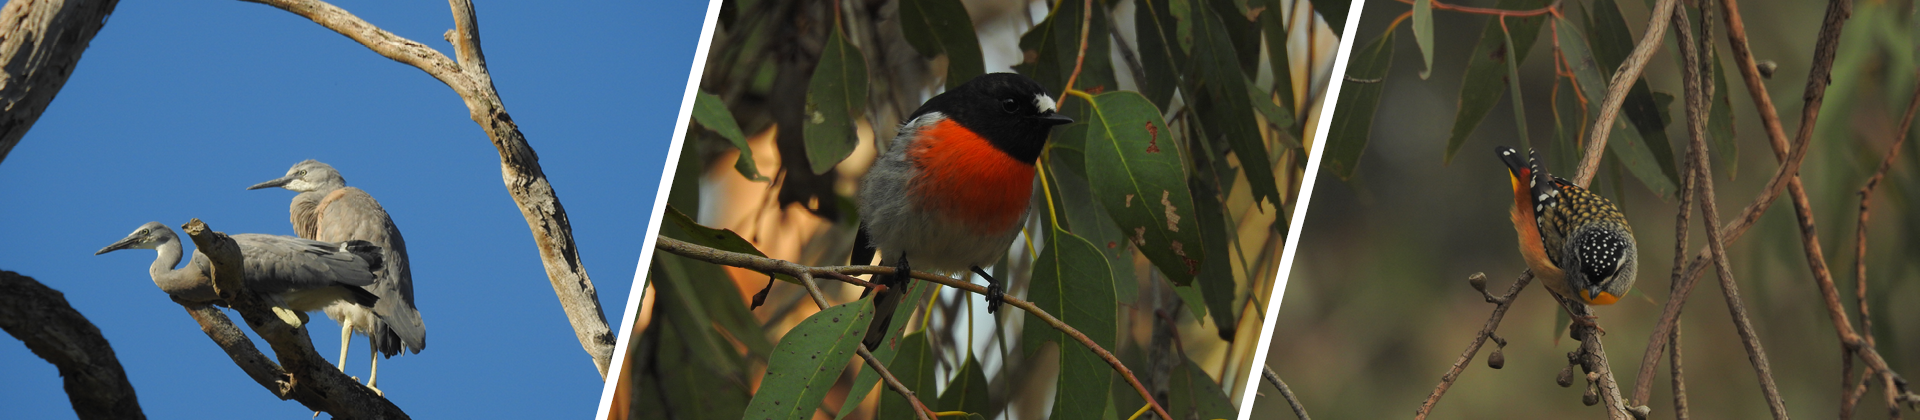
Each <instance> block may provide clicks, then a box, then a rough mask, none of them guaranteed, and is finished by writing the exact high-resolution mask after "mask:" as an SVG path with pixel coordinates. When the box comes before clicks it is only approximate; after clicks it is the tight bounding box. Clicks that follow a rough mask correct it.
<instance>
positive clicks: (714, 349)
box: [650, 225, 773, 373]
mask: <svg viewBox="0 0 1920 420" xmlns="http://www.w3.org/2000/svg"><path fill="white" fill-rule="evenodd" d="M669 229H673V228H671V227H669V226H665V225H663V226H661V230H662V231H665V230H669ZM650 278H651V279H653V280H654V281H653V282H652V283H653V285H654V290H655V293H659V294H660V296H664V297H666V298H668V299H672V300H674V301H675V302H677V303H676V304H675V305H673V307H674V308H676V309H681V310H685V313H676V314H675V316H674V317H673V318H672V321H674V322H680V323H681V324H680V327H681V331H682V333H681V334H682V335H684V337H683V339H684V340H686V342H687V345H688V346H691V347H697V348H699V349H700V351H698V352H696V354H697V355H699V356H700V357H702V358H707V361H708V362H710V363H711V364H712V365H713V366H714V368H715V369H717V370H720V371H722V372H725V373H737V372H733V370H734V369H736V368H733V367H730V366H732V365H733V363H731V362H726V361H723V360H720V359H717V357H720V356H721V355H726V356H732V357H735V358H737V357H738V356H737V355H735V354H734V353H735V351H734V349H733V344H732V343H730V342H728V341H726V340H725V339H722V338H721V337H720V336H718V335H715V334H714V328H715V327H719V329H720V331H725V332H726V333H727V334H728V335H730V336H732V337H733V338H734V339H735V340H739V341H740V343H741V344H745V345H746V346H747V351H748V352H749V353H751V354H754V355H758V356H761V357H764V356H766V355H768V354H769V353H771V352H772V350H773V343H770V342H768V341H767V337H766V335H765V333H764V332H762V330H761V329H760V321H759V319H758V318H755V317H754V316H753V312H750V311H748V310H747V305H746V303H744V302H741V301H740V292H739V291H738V290H737V289H734V288H733V287H715V286H716V285H722V284H724V285H726V286H732V283H731V282H728V283H716V282H714V281H713V280H714V279H727V278H730V277H728V276H727V272H726V270H725V269H722V268H721V267H720V266H718V265H714V264H711V263H707V262H705V261H694V260H691V259H687V258H685V257H681V256H678V255H673V254H667V253H660V254H658V258H655V263H654V264H653V266H652V271H650Z"/></svg>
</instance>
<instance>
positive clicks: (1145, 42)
mask: <svg viewBox="0 0 1920 420" xmlns="http://www.w3.org/2000/svg"><path fill="white" fill-rule="evenodd" d="M1170 3H1172V2H1170V1H1167V0H1134V10H1135V12H1134V14H1133V19H1134V20H1133V25H1134V26H1133V27H1134V28H1136V30H1137V31H1138V32H1139V44H1140V66H1141V67H1142V70H1143V71H1145V72H1146V76H1147V80H1140V81H1137V82H1138V83H1136V84H1138V85H1139V86H1140V93H1141V94H1143V95H1146V96H1147V99H1148V100H1149V101H1152V102H1153V106H1156V107H1159V108H1160V109H1166V108H1167V102H1168V101H1170V100H1172V98H1173V90H1174V88H1176V87H1179V86H1180V66H1177V65H1175V63H1185V62H1187V53H1186V50H1184V49H1181V48H1178V47H1177V46H1176V45H1177V44H1178V42H1179V40H1178V39H1179V34H1178V33H1177V32H1176V29H1177V27H1176V25H1177V23H1176V22H1174V21H1173V14H1172V12H1170V11H1168V10H1167V8H1168V6H1169V4H1170Z"/></svg>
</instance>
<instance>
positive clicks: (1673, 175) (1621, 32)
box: [1562, 0, 1680, 197]
mask: <svg viewBox="0 0 1920 420" xmlns="http://www.w3.org/2000/svg"><path fill="white" fill-rule="evenodd" d="M1587 17H1588V18H1589V19H1590V20H1591V21H1590V22H1589V23H1588V25H1587V32H1588V33H1589V34H1591V35H1592V38H1590V40H1589V41H1588V44H1587V45H1588V46H1589V47H1590V48H1592V51H1593V57H1594V58H1595V59H1596V60H1597V61H1596V62H1597V63H1598V64H1599V70H1600V71H1601V73H1600V75H1601V76H1602V77H1606V78H1605V79H1600V80H1601V85H1602V86H1605V85H1606V84H1607V83H1611V82H1610V80H1612V79H1611V78H1612V76H1613V71H1614V69H1617V68H1619V67H1620V63H1621V62H1623V61H1626V58H1627V55H1629V54H1631V53H1632V51H1633V48H1634V40H1633V35H1632V34H1631V33H1629V32H1628V30H1627V20H1626V18H1624V17H1621V16H1620V8H1619V7H1618V6H1616V5H1615V4H1614V2H1613V0H1599V1H1596V2H1594V3H1593V9H1592V10H1591V13H1588V14H1587ZM1564 44H1565V40H1564V39H1562V45H1564ZM1601 92H1602V93H1601V94H1599V95H1595V94H1592V93H1588V94H1587V97H1588V98H1591V99H1589V101H1591V102H1592V105H1591V106H1590V108H1593V109H1595V110H1598V109H1599V106H1598V105H1599V104H1600V103H1601V102H1603V101H1605V100H1606V96H1607V95H1606V93H1604V92H1605V89H1602V90H1601ZM1620 115H1621V116H1622V117H1626V118H1625V119H1626V120H1627V121H1629V122H1632V123H1633V128H1634V129H1635V131H1637V134H1639V136H1638V137H1640V138H1639V139H1633V138H1629V139H1628V141H1630V142H1632V143H1633V144H1630V145H1628V146H1634V147H1631V148H1633V149H1640V150H1644V151H1646V152H1648V155H1647V157H1651V158H1652V159H1653V161H1654V162H1655V163H1656V164H1657V165H1658V167H1659V170H1660V175H1664V176H1665V177H1666V179H1665V181H1664V184H1665V185H1667V186H1669V189H1665V190H1663V189H1661V188H1660V187H1657V186H1656V185H1655V183H1651V182H1649V183H1648V187H1650V188H1653V190H1654V192H1655V193H1657V194H1660V196H1662V197H1668V196H1671V195H1672V192H1673V191H1675V190H1677V188H1675V187H1670V186H1673V185H1677V183H1678V182H1679V179H1680V171H1679V169H1678V168H1679V166H1678V165H1676V164H1675V161H1674V159H1673V146H1672V143H1671V142H1669V141H1668V140H1667V123H1668V122H1669V121H1671V120H1672V119H1671V118H1670V117H1669V116H1668V115H1669V114H1668V113H1667V112H1665V111H1664V108H1663V107H1661V106H1660V105H1659V103H1658V102H1657V101H1656V100H1655V98H1654V94H1653V90H1652V89H1651V88H1649V87H1648V86H1647V80H1646V77H1645V76H1642V77H1640V78H1638V79H1635V80H1634V81H1633V87H1632V88H1630V89H1628V90H1627V98H1626V101H1625V102H1622V103H1621V104H1620ZM1636 140H1644V141H1636ZM1613 141H1614V139H1609V140H1608V141H1607V143H1608V144H1609V146H1611V145H1612V143H1613ZM1642 144H1644V145H1642ZM1617 154H1621V155H1626V154H1627V153H1617ZM1635 154H1639V152H1638V151H1636V152H1635ZM1571 169H1572V168H1567V169H1562V170H1563V171H1567V170H1571ZM1628 169H1634V168H1633V167H1632V165H1629V166H1628ZM1647 169H1652V168H1644V169H1640V170H1635V171H1634V175H1635V176H1636V177H1640V178H1642V182H1647V181H1645V178H1646V177H1647V176H1652V175H1653V174H1651V173H1649V174H1646V175H1642V172H1643V171H1646V170H1647ZM1569 173H1571V172H1569Z"/></svg>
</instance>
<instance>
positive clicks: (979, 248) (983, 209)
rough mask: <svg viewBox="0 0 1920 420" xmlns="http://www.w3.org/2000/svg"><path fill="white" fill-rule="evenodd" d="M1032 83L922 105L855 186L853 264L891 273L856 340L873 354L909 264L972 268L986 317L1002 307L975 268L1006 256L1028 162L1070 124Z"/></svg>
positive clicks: (996, 84) (973, 84) (1021, 219)
mask: <svg viewBox="0 0 1920 420" xmlns="http://www.w3.org/2000/svg"><path fill="white" fill-rule="evenodd" d="M1054 111H1055V109H1054V100H1053V98H1052V97H1050V96H1047V92H1046V89H1045V88H1043V87H1041V86H1040V83H1039V82H1035V81H1034V80H1033V79H1029V78H1027V77H1026V76H1021V75H1019V74H1014V73H993V74H986V75H982V76H979V77H976V78H974V79H973V80H970V81H967V83H965V84H962V85H960V86H959V87H956V88H954V89H952V90H948V91H947V92H945V93H942V94H940V95H936V96H934V97H933V99H928V100H927V102H926V103H925V104H922V105H920V109H918V110H915V111H914V112H913V115H912V116H910V117H909V118H908V120H907V123H906V124H905V125H902V126H901V127H900V130H899V134H898V135H897V136H896V137H894V139H893V144H892V145H891V147H889V148H887V150H886V152H884V153H883V154H881V155H880V157H879V158H878V159H877V160H876V161H875V162H874V164H873V168H872V169H869V170H868V171H867V174H866V176H865V177H864V178H862V179H861V182H860V217H861V219H862V223H861V229H860V235H859V239H857V240H855V244H854V253H853V254H854V255H853V263H855V264H860V263H865V262H867V261H870V260H871V259H872V258H873V253H874V252H875V250H876V248H877V249H878V250H879V251H883V253H882V254H881V264H882V265H888V266H892V267H894V268H896V269H898V270H899V272H900V274H898V275H880V276H875V279H874V280H875V282H876V283H879V284H881V285H884V286H887V289H886V291H884V292H881V293H880V295H879V296H877V297H875V298H874V299H875V300H874V307H875V309H876V311H877V315H876V318H875V319H874V320H873V323H872V324H870V325H869V326H868V328H867V335H866V338H865V340H863V341H862V342H863V343H864V344H865V345H866V346H867V348H868V349H874V348H878V347H879V345H880V342H882V341H884V340H885V339H886V335H887V332H888V329H887V326H888V324H889V323H890V321H891V320H892V319H891V318H892V316H893V311H894V309H895V308H896V307H898V306H899V305H900V300H901V299H903V298H904V297H905V294H906V287H905V286H906V285H907V282H906V281H905V280H906V273H907V272H908V271H909V270H910V269H911V266H910V265H909V264H908V258H909V257H911V258H912V259H913V262H914V263H917V264H919V265H920V266H921V267H923V268H931V269H934V270H940V271H960V270H971V271H972V272H974V273H977V274H980V275H981V276H982V277H985V278H986V280H987V285H988V286H987V296H986V299H987V311H988V312H989V313H992V312H994V311H996V310H997V309H998V308H999V306H1000V297H1001V295H1002V294H1003V293H1004V291H1003V290H1002V288H1001V287H1000V283H999V282H998V281H996V280H995V279H994V278H993V276H991V275H988V274H987V273H986V271H985V270H982V269H981V268H980V267H981V266H984V265H992V264H993V263H994V262H995V261H999V260H1000V257H1001V256H1002V255H1005V254H1006V253H1007V248H1008V247H1009V246H1011V245H1012V244H1013V239H1014V237H1016V236H1018V235H1019V233H1020V227H1021V226H1022V225H1024V224H1025V222H1026V219H1027V204H1028V202H1030V201H1032V198H1033V176H1034V162H1035V161H1036V160H1038V159H1039V158H1040V152H1041V150H1042V149H1043V148H1044V147H1045V146H1046V142H1047V134H1048V132H1049V131H1051V129H1052V128H1053V127H1054V126H1058V125H1061V124H1066V123H1071V122H1073V119H1072V118H1068V117H1067V116H1064V115H1060V114H1057V113H1055V112H1054Z"/></svg>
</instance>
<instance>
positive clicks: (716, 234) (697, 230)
mask: <svg viewBox="0 0 1920 420" xmlns="http://www.w3.org/2000/svg"><path fill="white" fill-rule="evenodd" d="M660 219H661V225H660V234H662V235H667V237H669V238H674V239H679V240H682V241H687V242H691V243H693V244H695V245H702V246H706V247H708V248H713V249H718V250H721V251H732V252H738V253H742V254H751V255H754V256H760V257H765V256H767V254H764V253H761V252H760V249H759V248H755V247H754V246H753V243H751V242H747V240H746V238H741V237H740V234H738V233H733V230H730V229H714V228H710V227H707V226H706V225H702V224H700V223H699V222H695V221H694V220H693V218H692V217H688V216H687V215H686V213H681V212H680V209H678V208H674V207H672V206H668V207H667V212H666V214H664V215H662V216H661V218H660ZM775 277H777V278H779V279H780V280H782V281H785V282H788V283H793V284H796V285H798V284H800V279H796V278H793V276H790V275H786V274H778V275H776V276H775Z"/></svg>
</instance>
